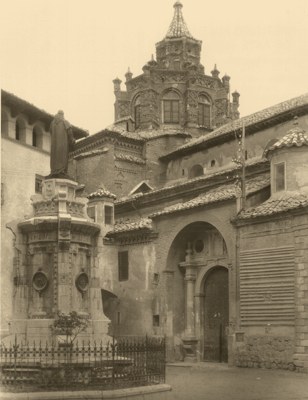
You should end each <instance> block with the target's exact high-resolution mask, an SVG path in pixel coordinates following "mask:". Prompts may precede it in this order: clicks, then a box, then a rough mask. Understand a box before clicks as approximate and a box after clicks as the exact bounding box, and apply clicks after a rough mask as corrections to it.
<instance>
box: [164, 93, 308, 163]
mask: <svg viewBox="0 0 308 400" xmlns="http://www.w3.org/2000/svg"><path fill="white" fill-rule="evenodd" d="M307 113H308V93H305V94H303V95H301V96H299V97H295V98H293V99H290V100H287V101H284V102H282V103H279V104H276V105H274V106H272V107H269V108H266V109H264V110H261V111H258V112H256V113H254V114H250V115H247V116H246V117H242V118H240V119H237V120H235V121H232V122H230V123H228V124H225V125H223V126H221V127H219V128H217V129H215V130H214V131H213V132H211V133H207V134H205V135H202V136H200V137H199V138H196V139H193V140H191V141H190V142H189V143H187V144H184V145H182V146H180V147H179V148H178V149H176V150H174V151H172V152H170V153H167V154H165V155H163V156H162V157H160V158H161V160H166V161H168V160H171V159H174V158H177V157H181V156H183V155H184V154H188V153H193V152H196V151H199V150H200V149H202V148H204V147H209V146H212V145H215V144H217V143H220V142H222V141H223V140H228V139H232V138H234V137H235V134H236V133H238V132H241V130H242V127H243V125H245V128H246V135H247V134H250V133H253V132H256V131H258V130H260V129H262V128H264V127H268V126H271V125H274V124H277V122H283V121H287V120H290V118H293V117H294V116H296V115H297V116H299V115H303V114H307Z"/></svg>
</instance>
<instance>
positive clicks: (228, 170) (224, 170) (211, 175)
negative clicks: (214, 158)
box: [116, 158, 268, 204]
mask: <svg viewBox="0 0 308 400" xmlns="http://www.w3.org/2000/svg"><path fill="white" fill-rule="evenodd" d="M266 163H268V160H267V159H266V158H262V159H251V160H247V162H246V167H249V166H255V165H261V164H266ZM240 169H241V166H239V165H237V164H234V163H232V165H228V166H226V167H224V168H221V169H219V170H216V171H215V172H212V173H207V174H206V175H201V176H198V177H196V178H191V179H188V180H187V179H185V180H183V181H182V182H176V183H172V184H169V185H168V186H165V187H162V188H160V189H153V190H152V191H151V192H148V193H135V194H133V195H129V196H124V197H121V198H120V199H118V200H117V201H116V204H122V203H125V202H130V201H131V200H132V199H136V198H139V197H148V196H152V195H153V194H156V193H162V194H163V193H165V192H169V191H170V190H172V189H174V188H181V187H183V188H185V186H191V185H194V186H195V184H196V183H197V182H203V181H207V180H208V179H211V178H214V177H218V176H220V175H224V174H228V173H233V172H236V171H237V170H240ZM227 178H228V176H227Z"/></svg>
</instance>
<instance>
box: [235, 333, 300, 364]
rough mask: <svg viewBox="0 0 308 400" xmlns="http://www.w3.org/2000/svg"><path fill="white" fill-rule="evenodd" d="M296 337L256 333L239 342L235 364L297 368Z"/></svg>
mask: <svg viewBox="0 0 308 400" xmlns="http://www.w3.org/2000/svg"><path fill="white" fill-rule="evenodd" d="M293 353H294V338H293V337H289V336H271V335H264V336H262V335H254V336H249V337H246V338H245V340H244V341H243V342H240V343H237V348H236V353H235V365H236V366H238V367H250V368H268V369H289V370H290V371H294V370H295V369H296V366H295V364H294V363H293Z"/></svg>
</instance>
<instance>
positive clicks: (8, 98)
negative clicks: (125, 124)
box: [1, 89, 89, 139]
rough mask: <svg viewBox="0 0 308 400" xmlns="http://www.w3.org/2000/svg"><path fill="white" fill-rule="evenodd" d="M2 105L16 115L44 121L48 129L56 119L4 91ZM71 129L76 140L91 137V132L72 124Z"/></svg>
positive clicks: (2, 92) (2, 91)
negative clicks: (20, 114) (22, 114)
mask: <svg viewBox="0 0 308 400" xmlns="http://www.w3.org/2000/svg"><path fill="white" fill-rule="evenodd" d="M1 104H2V105H7V106H8V107H9V108H11V109H14V110H15V113H16V114H17V113H24V114H26V115H27V116H29V117H31V118H32V119H33V120H39V121H42V122H44V123H46V124H47V125H48V127H49V125H50V123H51V121H52V120H53V119H54V115H52V114H50V113H48V112H46V111H45V110H42V109H41V108H38V107H36V106H35V105H33V104H31V103H29V102H28V101H26V100H23V99H21V98H20V97H17V96H16V95H15V94H13V93H10V92H7V91H5V90H3V89H1ZM71 127H72V130H73V134H74V137H75V138H76V139H81V138H84V137H86V136H88V135H89V132H88V131H86V130H85V129H82V128H78V127H77V126H75V125H72V124H71ZM47 129H48V128H47Z"/></svg>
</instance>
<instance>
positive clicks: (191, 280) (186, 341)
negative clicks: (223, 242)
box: [180, 254, 199, 362]
mask: <svg viewBox="0 0 308 400" xmlns="http://www.w3.org/2000/svg"><path fill="white" fill-rule="evenodd" d="M186 260H187V261H185V262H183V263H180V267H182V268H185V278H184V279H185V290H186V304H185V332H184V335H183V337H182V340H183V347H184V350H185V359H184V360H185V361H190V362H194V361H197V342H198V340H197V338H196V330H195V317H196V316H195V281H196V276H197V267H198V266H199V264H198V263H193V262H191V261H190V257H189V254H188V256H187V257H186Z"/></svg>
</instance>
